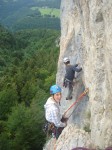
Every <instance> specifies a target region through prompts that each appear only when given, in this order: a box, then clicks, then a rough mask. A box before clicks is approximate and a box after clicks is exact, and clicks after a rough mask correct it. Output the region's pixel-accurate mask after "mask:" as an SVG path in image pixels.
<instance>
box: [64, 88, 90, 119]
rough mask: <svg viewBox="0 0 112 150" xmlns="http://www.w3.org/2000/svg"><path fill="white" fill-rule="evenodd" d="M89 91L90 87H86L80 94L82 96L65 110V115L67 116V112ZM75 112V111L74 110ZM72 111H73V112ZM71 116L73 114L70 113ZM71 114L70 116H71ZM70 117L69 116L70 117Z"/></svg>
mask: <svg viewBox="0 0 112 150" xmlns="http://www.w3.org/2000/svg"><path fill="white" fill-rule="evenodd" d="M88 92H89V88H87V89H85V91H84V92H83V93H81V94H80V96H79V97H78V99H77V100H76V101H75V102H74V103H73V104H72V105H71V106H70V107H69V108H68V109H67V110H66V111H65V113H64V115H63V117H65V115H66V114H67V112H68V111H69V110H70V109H71V108H72V107H73V106H75V105H76V104H77V103H78V102H79V101H80V100H81V99H82V98H83V97H84V96H85V95H86V94H87V93H88ZM73 112H74V111H73ZM73 112H72V113H73ZM70 116H71V115H70ZM70 116H69V117H70ZM69 117H68V118H69Z"/></svg>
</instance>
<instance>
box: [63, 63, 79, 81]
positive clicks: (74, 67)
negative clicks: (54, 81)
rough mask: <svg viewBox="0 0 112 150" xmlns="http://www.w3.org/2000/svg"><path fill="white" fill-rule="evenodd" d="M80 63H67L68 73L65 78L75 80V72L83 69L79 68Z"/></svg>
mask: <svg viewBox="0 0 112 150" xmlns="http://www.w3.org/2000/svg"><path fill="white" fill-rule="evenodd" d="M77 66H78V64H76V65H70V64H68V65H66V74H65V77H64V80H65V79H68V80H70V81H73V79H74V77H75V72H80V71H81V70H82V68H77Z"/></svg>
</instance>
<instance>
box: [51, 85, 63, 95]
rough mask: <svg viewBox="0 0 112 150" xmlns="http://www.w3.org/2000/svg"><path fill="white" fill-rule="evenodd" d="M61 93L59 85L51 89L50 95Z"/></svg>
mask: <svg viewBox="0 0 112 150" xmlns="http://www.w3.org/2000/svg"><path fill="white" fill-rule="evenodd" d="M59 92H61V88H60V87H59V86H58V85H53V86H51V87H50V94H56V93H59Z"/></svg>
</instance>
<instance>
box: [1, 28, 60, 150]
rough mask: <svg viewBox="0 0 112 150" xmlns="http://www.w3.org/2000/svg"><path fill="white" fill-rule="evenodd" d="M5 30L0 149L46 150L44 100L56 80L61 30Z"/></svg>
mask: <svg viewBox="0 0 112 150" xmlns="http://www.w3.org/2000/svg"><path fill="white" fill-rule="evenodd" d="M2 30H3V31H2V32H5V34H3V36H2V39H3V40H2V41H4V42H3V43H2V46H1V49H0V53H1V55H2V57H1V58H0V60H1V62H2V65H1V64H0V65H1V66H0V149H1V150H5V149H7V150H10V149H11V150H13V149H16V150H23V149H24V150H30V149H34V150H37V149H42V147H43V145H44V143H45V140H46V137H45V135H44V133H43V132H42V124H43V122H44V103H45V101H46V99H47V98H48V96H49V87H50V86H51V84H54V83H55V73H56V68H57V59H58V54H59V48H58V47H56V44H55V41H56V39H57V38H58V37H59V32H58V31H55V30H45V29H43V30H37V29H31V30H22V31H19V32H16V33H13V34H12V33H11V32H9V31H7V30H6V29H2ZM7 34H9V35H10V36H8V37H7ZM6 37H7V41H9V45H10V46H8V47H7V45H6V44H5V40H4V38H6ZM12 37H13V38H12ZM8 38H9V39H8ZM10 38H11V42H12V40H14V43H13V45H11V42H10Z"/></svg>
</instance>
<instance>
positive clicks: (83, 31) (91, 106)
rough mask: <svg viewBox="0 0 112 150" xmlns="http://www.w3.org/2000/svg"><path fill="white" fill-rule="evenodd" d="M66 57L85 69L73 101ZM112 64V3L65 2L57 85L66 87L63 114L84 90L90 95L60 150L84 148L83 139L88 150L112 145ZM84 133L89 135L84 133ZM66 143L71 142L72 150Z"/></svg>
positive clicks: (91, 0)
mask: <svg viewBox="0 0 112 150" xmlns="http://www.w3.org/2000/svg"><path fill="white" fill-rule="evenodd" d="M66 56H67V57H69V58H70V60H71V64H74V63H79V64H80V66H81V67H82V68H83V71H82V73H80V74H79V76H78V78H77V80H76V81H74V82H75V84H74V91H73V99H72V100H71V101H66V100H65V97H66V92H67V89H66V88H63V87H62V82H63V77H64V74H65V68H64V67H65V66H64V64H63V58H64V57H66ZM111 64H112V0H62V1H61V41H60V56H59V61H58V72H57V83H58V84H59V85H60V86H61V87H62V88H63V98H62V102H61V111H62V113H64V111H65V110H66V109H67V108H68V107H69V106H70V105H71V104H72V103H73V102H74V101H75V100H76V99H77V97H78V96H79V95H80V93H81V92H82V91H83V90H84V88H89V94H88V96H85V97H84V98H83V99H82V101H80V103H79V104H78V105H77V106H75V107H74V108H73V109H75V111H74V112H73V114H72V116H71V117H70V119H69V122H68V127H66V128H65V130H64V131H63V133H62V135H61V136H60V138H59V140H58V141H57V143H58V147H57V150H59V149H60V150H71V148H75V147H76V146H79V147H81V146H82V144H81V142H79V143H78V144H77V145H76V144H75V143H76V141H77V140H79V141H81V140H80V138H82V137H83V138H84V139H88V138H89V142H90V143H89V144H87V143H86V144H85V145H84V143H83V146H86V147H87V148H89V146H90V145H94V147H96V149H98V148H99V149H105V147H109V146H112V121H111V119H112V98H111V95H112V90H111V89H112V65H111ZM71 111H72V110H71ZM69 113H70V112H69ZM70 124H74V125H77V126H78V128H79V129H76V128H75V127H73V126H72V128H71V127H70V126H69V125H70ZM69 127H70V128H71V129H70V130H69ZM82 130H85V131H86V132H88V133H89V135H88V134H84V135H83V134H80V133H82ZM70 132H71V134H69V133H70ZM73 132H74V133H75V132H78V134H73ZM83 132H84V131H83ZM67 133H68V134H67ZM84 133H85V132H84ZM63 135H66V136H63ZM76 135H77V137H76ZM78 135H80V136H78ZM67 136H68V137H67ZM62 138H63V139H62ZM62 141H66V143H68V144H69V143H70V146H69V145H68V149H67V148H65V146H66V144H63V142H62ZM49 150H53V149H49Z"/></svg>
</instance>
